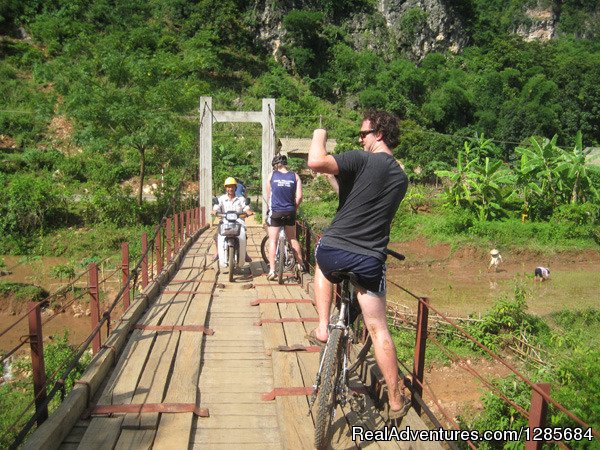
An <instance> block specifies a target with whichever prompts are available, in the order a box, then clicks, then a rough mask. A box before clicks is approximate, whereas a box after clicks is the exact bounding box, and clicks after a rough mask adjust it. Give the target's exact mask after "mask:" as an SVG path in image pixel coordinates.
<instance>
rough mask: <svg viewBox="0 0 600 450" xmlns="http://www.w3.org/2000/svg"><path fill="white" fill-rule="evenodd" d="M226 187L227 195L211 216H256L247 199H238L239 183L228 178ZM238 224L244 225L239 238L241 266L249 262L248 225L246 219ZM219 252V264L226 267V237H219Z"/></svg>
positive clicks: (222, 197)
mask: <svg viewBox="0 0 600 450" xmlns="http://www.w3.org/2000/svg"><path fill="white" fill-rule="evenodd" d="M223 185H224V186H225V194H223V195H221V196H220V197H219V198H218V204H216V205H214V206H213V210H212V212H211V214H212V215H213V216H216V215H217V214H218V213H226V212H228V211H235V212H237V213H246V215H247V216H251V215H252V214H254V212H253V211H252V209H250V206H249V205H246V199H245V198H244V197H236V195H235V189H236V187H237V181H236V179H235V178H233V177H227V179H225V182H224V183H223ZM237 221H238V223H240V224H241V225H242V229H241V231H240V235H239V236H238V240H239V244H240V253H239V261H240V265H241V262H242V261H248V258H247V256H246V223H245V222H244V219H242V218H239V219H237ZM217 251H218V257H219V264H220V265H221V267H225V265H226V263H227V257H226V252H225V237H224V236H221V235H220V234H219V235H218V236H217Z"/></svg>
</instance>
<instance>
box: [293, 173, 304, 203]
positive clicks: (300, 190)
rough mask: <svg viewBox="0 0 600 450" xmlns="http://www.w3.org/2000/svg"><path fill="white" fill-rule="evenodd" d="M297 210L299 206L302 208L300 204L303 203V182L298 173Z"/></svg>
mask: <svg viewBox="0 0 600 450" xmlns="http://www.w3.org/2000/svg"><path fill="white" fill-rule="evenodd" d="M295 175H296V209H298V206H300V203H302V181H301V180H300V177H299V176H298V174H297V173H296V174H295Z"/></svg>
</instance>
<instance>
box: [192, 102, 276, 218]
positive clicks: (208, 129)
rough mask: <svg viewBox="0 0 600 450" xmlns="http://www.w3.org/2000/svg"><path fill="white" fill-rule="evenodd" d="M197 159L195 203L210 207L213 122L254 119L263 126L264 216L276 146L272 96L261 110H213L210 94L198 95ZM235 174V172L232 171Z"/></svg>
mask: <svg viewBox="0 0 600 450" xmlns="http://www.w3.org/2000/svg"><path fill="white" fill-rule="evenodd" d="M199 113H200V130H199V134H200V136H199V147H200V148H199V161H198V204H199V206H200V207H201V208H202V207H204V208H205V209H206V210H207V211H210V210H212V197H213V194H212V141H213V137H212V136H213V132H212V131H213V123H214V122H256V123H260V124H261V126H262V165H261V168H262V170H261V175H262V214H263V217H266V215H267V203H266V201H265V192H266V187H267V178H268V176H269V174H270V173H271V170H272V167H271V160H272V159H273V156H275V149H276V147H277V142H276V136H275V99H273V98H263V99H262V110H261V111H213V109H212V97H200V106H199ZM232 175H233V176H235V175H236V174H232Z"/></svg>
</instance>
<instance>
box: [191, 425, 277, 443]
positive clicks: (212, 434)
mask: <svg viewBox="0 0 600 450" xmlns="http://www.w3.org/2000/svg"><path fill="white" fill-rule="evenodd" d="M202 431H203V433H200V434H198V435H197V436H196V439H195V441H194V444H203V445H207V446H211V447H212V445H213V444H229V445H231V446H232V447H233V446H235V447H239V446H244V447H245V446H246V444H260V443H265V444H278V443H280V437H279V429H278V428H264V427H263V428H260V429H255V428H238V429H236V430H235V432H232V430H230V429H227V428H225V429H223V428H221V429H212V428H208V429H203V430H202Z"/></svg>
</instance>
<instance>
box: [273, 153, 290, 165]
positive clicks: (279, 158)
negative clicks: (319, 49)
mask: <svg viewBox="0 0 600 450" xmlns="http://www.w3.org/2000/svg"><path fill="white" fill-rule="evenodd" d="M278 164H281V165H283V166H287V156H286V155H282V154H281V153H280V154H279V155H275V157H274V158H273V161H271V165H272V166H276V165H278Z"/></svg>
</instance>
